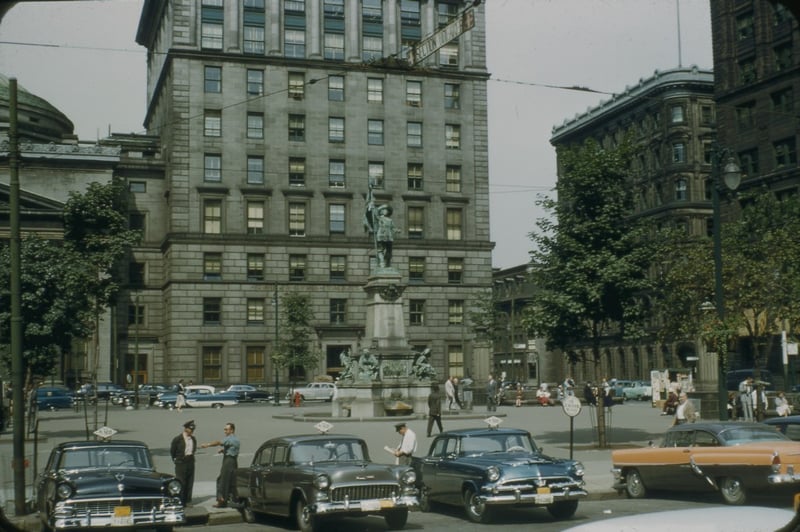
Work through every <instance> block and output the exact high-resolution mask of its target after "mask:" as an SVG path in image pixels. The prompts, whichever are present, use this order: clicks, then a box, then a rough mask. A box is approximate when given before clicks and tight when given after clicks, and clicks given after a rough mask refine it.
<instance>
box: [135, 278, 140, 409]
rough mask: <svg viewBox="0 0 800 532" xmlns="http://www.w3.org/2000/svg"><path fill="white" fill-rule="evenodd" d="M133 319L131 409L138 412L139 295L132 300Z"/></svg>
mask: <svg viewBox="0 0 800 532" xmlns="http://www.w3.org/2000/svg"><path fill="white" fill-rule="evenodd" d="M133 305H134V314H133V315H134V318H135V319H136V323H135V327H136V328H135V329H134V334H135V335H136V336H135V341H134V347H133V408H134V409H136V410H139V387H138V386H137V383H138V382H139V320H141V318H142V316H141V314H139V311H140V309H141V308H140V307H139V294H136V299H135V300H134V303H133Z"/></svg>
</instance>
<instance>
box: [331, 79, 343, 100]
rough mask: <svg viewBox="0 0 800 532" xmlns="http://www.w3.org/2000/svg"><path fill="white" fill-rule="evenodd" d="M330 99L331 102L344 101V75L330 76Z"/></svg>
mask: <svg viewBox="0 0 800 532" xmlns="http://www.w3.org/2000/svg"><path fill="white" fill-rule="evenodd" d="M328 100H329V101H331V102H343V101H344V76H330V77H329V78H328Z"/></svg>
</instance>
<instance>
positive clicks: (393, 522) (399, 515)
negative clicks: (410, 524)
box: [383, 508, 408, 530]
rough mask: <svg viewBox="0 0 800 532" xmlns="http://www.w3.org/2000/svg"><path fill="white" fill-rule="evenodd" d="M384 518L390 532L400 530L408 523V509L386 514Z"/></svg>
mask: <svg viewBox="0 0 800 532" xmlns="http://www.w3.org/2000/svg"><path fill="white" fill-rule="evenodd" d="M383 518H384V519H386V526H387V527H388V528H389V530H400V529H402V528H403V527H404V526H406V522H407V521H408V509H407V508H401V509H400V510H392V511H391V512H386V515H384V516H383Z"/></svg>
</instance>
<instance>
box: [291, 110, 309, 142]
mask: <svg viewBox="0 0 800 532" xmlns="http://www.w3.org/2000/svg"><path fill="white" fill-rule="evenodd" d="M289 140H293V141H295V142H303V141H305V140H306V117H305V115H289Z"/></svg>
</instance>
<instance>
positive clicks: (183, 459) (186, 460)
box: [169, 421, 197, 506]
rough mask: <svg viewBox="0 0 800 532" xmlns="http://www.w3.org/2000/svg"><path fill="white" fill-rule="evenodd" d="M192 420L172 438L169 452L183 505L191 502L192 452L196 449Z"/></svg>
mask: <svg viewBox="0 0 800 532" xmlns="http://www.w3.org/2000/svg"><path fill="white" fill-rule="evenodd" d="M194 429H195V424H194V421H187V422H186V423H184V424H183V432H181V433H180V434H178V435H177V436H175V438H173V439H172V444H171V445H170V447H169V454H170V456H172V462H173V463H174V464H175V476H176V477H177V478H178V480H180V481H181V484H182V485H183V491H182V492H181V500H182V501H183V504H184V506H186V505H188V504H189V503H190V502H192V486H193V485H194V453H195V451H196V450H197V439H196V438H195V437H194Z"/></svg>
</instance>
